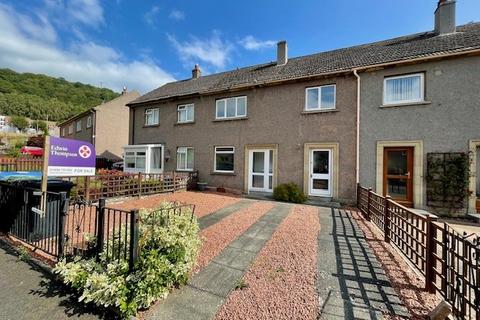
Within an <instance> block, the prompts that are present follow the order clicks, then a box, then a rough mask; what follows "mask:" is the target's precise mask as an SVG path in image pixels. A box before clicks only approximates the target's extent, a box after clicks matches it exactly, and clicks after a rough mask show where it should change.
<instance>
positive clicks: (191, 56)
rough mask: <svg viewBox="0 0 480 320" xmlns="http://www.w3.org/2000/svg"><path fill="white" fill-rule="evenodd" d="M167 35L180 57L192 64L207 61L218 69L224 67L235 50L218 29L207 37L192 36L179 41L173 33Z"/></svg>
mask: <svg viewBox="0 0 480 320" xmlns="http://www.w3.org/2000/svg"><path fill="white" fill-rule="evenodd" d="M167 36H168V40H169V41H170V42H171V44H172V45H173V47H174V48H175V49H176V50H177V52H178V53H179V55H180V58H181V59H182V60H183V61H184V62H185V63H188V64H190V65H191V66H193V65H194V64H195V63H198V62H205V63H207V64H210V65H212V66H213V67H215V68H217V69H223V68H224V67H225V66H226V64H227V62H228V61H229V59H230V54H231V52H232V50H233V45H232V44H231V43H230V42H228V41H224V40H222V39H221V37H220V33H219V32H218V31H214V32H213V34H212V36H211V37H210V38H207V39H199V38H197V37H194V36H192V37H191V38H190V40H189V41H183V42H182V41H178V40H177V39H176V38H175V36H173V35H170V34H168V35H167Z"/></svg>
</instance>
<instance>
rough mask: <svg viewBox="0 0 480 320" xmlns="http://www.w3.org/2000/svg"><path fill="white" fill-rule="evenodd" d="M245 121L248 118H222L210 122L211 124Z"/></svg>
mask: <svg viewBox="0 0 480 320" xmlns="http://www.w3.org/2000/svg"><path fill="white" fill-rule="evenodd" d="M247 119H248V117H237V118H222V119H215V120H212V122H224V121H236V120H247Z"/></svg>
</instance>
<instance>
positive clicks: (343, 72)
mask: <svg viewBox="0 0 480 320" xmlns="http://www.w3.org/2000/svg"><path fill="white" fill-rule="evenodd" d="M478 49H480V24H477V23H472V24H468V25H465V26H460V27H457V28H455V2H454V1H445V0H441V1H439V3H438V7H437V10H436V11H435V28H434V30H433V31H429V32H424V33H420V34H415V35H409V36H405V37H401V38H396V39H391V40H386V41H381V42H376V43H370V44H365V45H360V46H355V47H350V48H344V49H338V50H333V51H328V52H322V53H317V54H312V55H308V56H303V57H297V58H292V59H289V58H288V54H287V52H288V51H287V43H286V42H284V41H281V42H279V43H278V46H277V61H275V62H271V63H265V64H260V65H255V66H250V67H246V68H241V69H237V70H232V71H228V72H223V73H218V74H212V75H207V76H202V75H201V72H200V68H199V67H198V66H195V68H194V69H193V70H192V77H191V79H186V80H182V81H177V82H173V83H168V84H166V85H164V86H162V87H160V88H158V89H156V90H153V91H152V92H149V93H147V94H145V95H143V96H142V97H140V98H138V99H136V100H135V101H133V102H131V103H129V106H130V108H131V111H130V112H131V115H130V140H129V143H130V145H129V146H127V147H126V148H125V167H126V170H127V171H142V172H161V171H162V170H172V169H177V170H198V171H199V176H200V180H203V181H206V182H208V184H209V185H210V186H213V187H225V188H227V189H228V188H230V189H236V190H239V191H242V192H245V193H251V192H272V190H273V188H274V187H275V186H276V185H277V184H279V183H286V182H294V183H296V184H298V185H300V186H302V187H303V190H304V192H305V193H306V194H308V195H309V196H310V197H318V198H321V199H324V198H326V199H334V200H336V201H340V202H351V201H353V199H354V198H355V190H356V187H355V186H356V183H357V182H362V183H363V184H366V185H372V186H373V187H374V188H376V191H377V192H379V193H383V194H387V193H388V194H390V193H391V194H392V195H394V196H395V199H397V200H400V201H403V202H404V203H405V204H406V205H410V206H415V207H424V206H425V202H424V201H423V197H424V193H425V187H424V184H425V182H424V176H425V166H424V165H423V164H424V162H425V161H426V160H425V152H429V150H447V149H448V150H460V149H461V150H464V149H466V148H467V147H468V143H469V139H470V143H471V144H472V143H473V144H474V145H475V144H476V143H477V142H475V141H477V140H475V139H478V138H479V137H478V136H477V137H475V134H477V135H478V134H479V133H478V132H479V131H478V130H475V129H474V128H475V127H478V126H477V125H476V123H478V120H479V119H478V117H479V116H480V112H479V108H478V102H477V101H478V98H477V99H476V98H475V97H478V92H476V91H478V89H477V90H475V89H474V88H478V87H479V77H480V73H479V71H480V70H479V68H480V64H479V62H480V60H479V58H478V56H477V54H478V53H479V50H478ZM460 118H461V119H462V120H458V121H456V120H457V119H460ZM475 120H476V121H475ZM452 121H453V122H452ZM449 123H450V124H455V126H454V127H451V126H450V125H449ZM419 141H423V142H421V143H419ZM434 146H441V147H438V148H437V147H434ZM390 148H392V149H390ZM393 148H397V149H393ZM402 148H403V149H402ZM432 148H433V149H432ZM402 168H403V169H405V168H407V169H405V170H403V169H402ZM408 168H410V169H408ZM392 172H394V173H395V174H394V173H392ZM395 179H396V180H395ZM395 190H396V191H395Z"/></svg>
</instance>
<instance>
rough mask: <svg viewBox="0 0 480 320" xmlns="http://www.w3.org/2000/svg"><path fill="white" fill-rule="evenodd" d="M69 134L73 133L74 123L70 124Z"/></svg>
mask: <svg viewBox="0 0 480 320" xmlns="http://www.w3.org/2000/svg"><path fill="white" fill-rule="evenodd" d="M68 134H73V123H70V124H69V125H68Z"/></svg>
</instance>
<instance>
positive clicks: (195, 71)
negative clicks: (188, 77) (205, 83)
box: [192, 64, 202, 79]
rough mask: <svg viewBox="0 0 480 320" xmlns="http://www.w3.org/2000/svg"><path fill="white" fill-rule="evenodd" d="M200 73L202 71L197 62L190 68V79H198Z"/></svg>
mask: <svg viewBox="0 0 480 320" xmlns="http://www.w3.org/2000/svg"><path fill="white" fill-rule="evenodd" d="M201 75H202V71H201V70H200V67H199V66H198V64H196V65H195V68H193V70H192V79H198V78H200V76H201Z"/></svg>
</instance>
